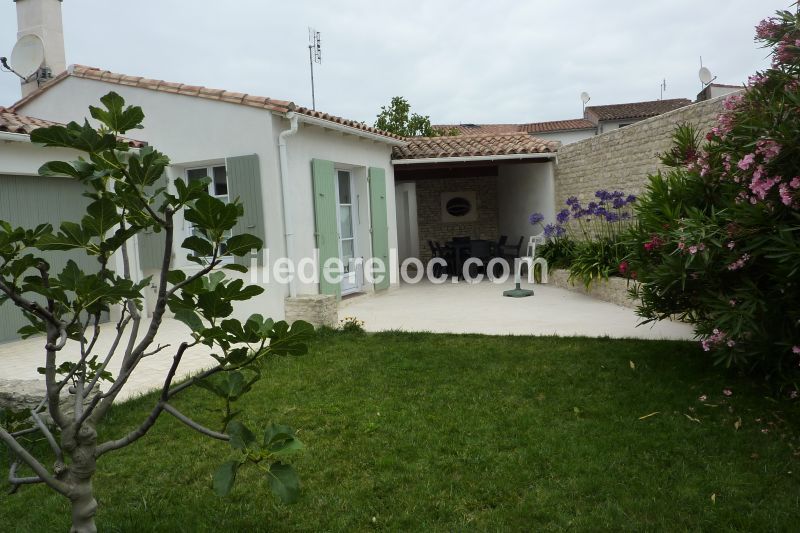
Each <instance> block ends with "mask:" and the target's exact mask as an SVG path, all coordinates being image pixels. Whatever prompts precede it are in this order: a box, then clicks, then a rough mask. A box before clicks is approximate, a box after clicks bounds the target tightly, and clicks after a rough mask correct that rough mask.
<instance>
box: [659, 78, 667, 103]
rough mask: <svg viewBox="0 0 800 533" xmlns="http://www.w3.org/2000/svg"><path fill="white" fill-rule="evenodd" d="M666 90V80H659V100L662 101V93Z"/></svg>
mask: <svg viewBox="0 0 800 533" xmlns="http://www.w3.org/2000/svg"><path fill="white" fill-rule="evenodd" d="M666 90H667V78H664V79H662V80H661V96H660V97H659V100H663V99H664V91H666Z"/></svg>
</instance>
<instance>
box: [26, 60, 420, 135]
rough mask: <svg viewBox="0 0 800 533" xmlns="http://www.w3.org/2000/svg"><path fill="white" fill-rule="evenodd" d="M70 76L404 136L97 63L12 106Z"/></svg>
mask: <svg viewBox="0 0 800 533" xmlns="http://www.w3.org/2000/svg"><path fill="white" fill-rule="evenodd" d="M68 76H74V77H76V78H85V79H91V80H101V81H105V82H109V83H118V84H120V85H129V86H132V87H140V88H142V89H149V90H153V91H161V92H167V93H178V94H182V95H186V96H195V97H198V98H205V99H208V100H222V101H224V102H229V103H234V104H240V105H246V106H249V107H258V108H261V109H267V110H269V111H274V112H276V113H288V112H290V111H295V112H297V113H300V114H302V115H308V116H311V117H315V118H318V119H321V120H328V121H331V122H335V123H337V124H341V125H343V126H348V127H351V128H355V129H358V130H361V131H365V132H369V133H373V134H375V135H380V136H382V137H387V138H390V139H396V140H401V141H402V140H404V139H403V138H402V137H400V136H399V135H395V134H394V133H389V132H386V131H383V130H379V129H377V128H373V127H372V126H367V125H366V124H364V123H363V122H358V121H355V120H349V119H345V118H342V117H337V116H334V115H330V114H328V113H323V112H321V111H313V110H311V109H308V108H306V107H297V106H296V105H295V104H294V102H290V101H288V100H277V99H271V98H267V97H264V96H256V95H251V94H244V93H238V92H232V91H226V90H223V89H211V88H208V87H201V86H198V85H186V84H182V83H173V82H168V81H163V80H155V79H149V78H142V77H138V76H126V75H124V74H117V73H114V72H110V71H108V70H101V69H98V68H95V67H87V66H85V65H71V66H70V68H69V69H68V70H67V71H66V72H62V73H61V74H59V75H58V76H56V77H55V78H53V79H52V80H51V81H50V82H48V83H47V84H46V85H44V86H43V87H41V88H40V89H38V90H36V91H34V92H33V93H31V94H29V95H28V96H26V97H25V98H23V99H21V100H19V101H18V102H17V103H15V104H14V105H13V106H12V109H18V108H19V107H20V106H22V105H24V104H26V103H27V102H29V101H31V100H33V99H34V98H36V97H38V96H39V95H40V94H42V93H43V92H45V91H47V90H48V89H49V88H50V87H52V86H53V85H55V84H56V83H58V82H59V81H61V80H63V79H65V78H66V77H68Z"/></svg>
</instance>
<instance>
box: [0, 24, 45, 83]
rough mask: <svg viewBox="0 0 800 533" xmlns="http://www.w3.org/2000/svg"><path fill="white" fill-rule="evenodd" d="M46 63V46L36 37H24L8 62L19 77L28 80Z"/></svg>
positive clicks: (15, 47) (30, 35) (18, 42)
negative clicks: (43, 62)
mask: <svg viewBox="0 0 800 533" xmlns="http://www.w3.org/2000/svg"><path fill="white" fill-rule="evenodd" d="M42 61H44V44H43V43H42V40H41V39H40V38H39V37H37V36H36V35H32V34H28V35H23V36H22V37H21V38H20V40H19V41H17V44H15V45H14V49H13V50H12V51H11V57H10V58H9V60H8V66H9V67H10V68H11V70H13V71H14V72H15V73H16V74H17V75H18V76H20V77H22V78H28V76H30V75H31V74H33V73H34V72H36V71H37V70H39V67H40V66H42Z"/></svg>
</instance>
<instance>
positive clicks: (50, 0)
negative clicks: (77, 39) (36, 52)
mask: <svg viewBox="0 0 800 533" xmlns="http://www.w3.org/2000/svg"><path fill="white" fill-rule="evenodd" d="M14 3H15V4H17V40H19V39H20V38H21V37H22V36H24V35H29V34H33V35H36V36H37V37H39V38H40V39H41V40H42V43H43V44H44V61H43V62H42V67H41V68H40V69H39V72H37V74H36V76H35V77H34V79H33V80H32V81H29V82H27V83H24V82H23V83H22V96H23V97H25V96H27V95H28V94H30V93H32V92H33V91H35V90H36V89H37V88H39V86H41V85H43V84H44V83H46V82H47V80H48V79H50V78H53V77H55V76H58V75H59V74H61V73H62V72H64V71H65V70H67V60H66V56H65V55H64V27H63V25H62V23H61V0H14Z"/></svg>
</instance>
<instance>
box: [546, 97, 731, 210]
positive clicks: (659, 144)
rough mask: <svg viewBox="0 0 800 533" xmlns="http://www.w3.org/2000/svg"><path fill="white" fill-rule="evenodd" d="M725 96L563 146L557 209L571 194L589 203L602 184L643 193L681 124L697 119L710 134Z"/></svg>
mask: <svg viewBox="0 0 800 533" xmlns="http://www.w3.org/2000/svg"><path fill="white" fill-rule="evenodd" d="M723 100H724V97H721V98H715V99H713V100H706V101H704V102H699V103H696V104H692V105H689V106H686V107H683V108H680V109H676V110H674V111H670V112H669V113H664V114H663V115H659V116H657V117H652V118H649V119H647V120H642V121H640V122H636V123H634V124H632V125H630V126H626V127H624V128H620V129H617V130H613V131H610V132H608V133H604V134H602V135H597V136H595V137H591V138H589V139H585V140H583V141H579V142H576V143H573V144H569V145H566V146H562V147H561V148H560V149H559V151H558V165H557V166H556V178H555V189H556V193H555V202H556V211H560V210H561V209H563V208H564V207H565V206H564V200H566V199H567V198H569V197H570V196H577V197H578V198H579V199H580V200H581V202H582V203H583V204H584V205H585V204H586V203H587V202H589V201H592V200H594V193H595V191H597V190H598V189H608V190H620V191H623V192H625V193H626V194H636V195H639V194H641V192H642V191H643V190H644V187H645V185H646V184H647V176H648V175H649V174H652V173H654V172H655V171H656V170H658V168H659V166H660V163H659V161H658V154H659V153H662V152H665V151H666V150H668V149H669V148H670V147H671V138H672V134H673V133H674V131H675V128H676V127H677V125H678V124H681V123H689V124H693V125H694V126H695V127H696V128H697V129H698V130H699V131H700V132H701V134H702V135H705V134H706V132H708V131H709V130H710V129H711V127H712V126H713V125H714V124H715V122H716V118H717V116H718V115H719V114H720V113H721V112H722V111H723V107H722V102H723Z"/></svg>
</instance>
